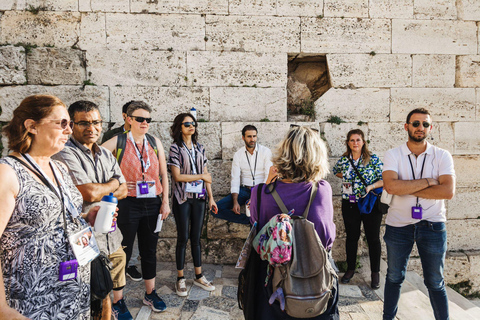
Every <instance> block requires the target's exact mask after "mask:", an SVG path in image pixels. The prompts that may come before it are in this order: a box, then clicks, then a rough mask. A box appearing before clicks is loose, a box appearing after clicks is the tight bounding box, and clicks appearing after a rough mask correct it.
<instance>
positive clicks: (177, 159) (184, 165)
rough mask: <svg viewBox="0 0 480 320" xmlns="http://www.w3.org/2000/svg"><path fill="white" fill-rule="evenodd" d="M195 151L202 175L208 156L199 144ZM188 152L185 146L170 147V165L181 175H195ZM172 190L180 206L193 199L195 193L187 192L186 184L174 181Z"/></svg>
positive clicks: (198, 168) (197, 164)
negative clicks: (188, 199)
mask: <svg viewBox="0 0 480 320" xmlns="http://www.w3.org/2000/svg"><path fill="white" fill-rule="evenodd" d="M194 149H195V163H196V167H197V174H202V173H203V172H204V168H205V166H206V165H207V162H208V159H207V156H206V155H205V148H204V146H203V145H201V144H200V143H197V144H196V145H195V147H194ZM188 152H189V151H187V149H186V148H185V147H184V146H182V147H179V146H178V145H177V144H176V143H174V144H172V145H171V146H170V154H169V159H168V165H169V166H175V167H177V168H179V169H180V174H193V170H192V164H191V161H190V156H189V155H188ZM172 189H173V191H172V195H173V196H174V197H175V198H176V199H177V202H178V203H179V204H182V203H184V202H185V201H187V198H193V193H190V192H185V182H175V181H174V180H173V179H172Z"/></svg>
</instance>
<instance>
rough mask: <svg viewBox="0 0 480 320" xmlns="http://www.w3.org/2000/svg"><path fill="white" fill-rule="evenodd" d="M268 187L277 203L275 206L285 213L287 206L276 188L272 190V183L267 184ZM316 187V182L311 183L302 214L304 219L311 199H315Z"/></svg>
mask: <svg viewBox="0 0 480 320" xmlns="http://www.w3.org/2000/svg"><path fill="white" fill-rule="evenodd" d="M268 189H269V190H270V192H271V193H272V196H273V199H274V200H275V202H276V203H277V206H278V207H279V208H280V210H282V212H283V213H287V212H288V211H289V210H288V209H287V207H286V206H285V204H284V203H283V201H282V199H281V198H280V195H279V194H278V192H277V190H276V189H275V190H273V185H271V184H269V185H268ZM317 189H318V185H317V182H314V183H313V184H312V190H311V192H310V200H309V201H308V204H307V207H306V208H305V212H303V215H302V216H303V217H304V218H305V219H307V217H308V211H309V210H310V205H311V204H312V202H313V199H315V197H316V196H317Z"/></svg>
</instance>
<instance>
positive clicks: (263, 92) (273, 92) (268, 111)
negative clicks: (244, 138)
mask: <svg viewBox="0 0 480 320" xmlns="http://www.w3.org/2000/svg"><path fill="white" fill-rule="evenodd" d="M286 100H287V93H286V90H285V88H241V87H240V88H232V87H218V88H211V89H210V120H211V121H260V120H262V119H268V120H270V121H286V120H287V109H286ZM253 101H255V103H252V102H253Z"/></svg>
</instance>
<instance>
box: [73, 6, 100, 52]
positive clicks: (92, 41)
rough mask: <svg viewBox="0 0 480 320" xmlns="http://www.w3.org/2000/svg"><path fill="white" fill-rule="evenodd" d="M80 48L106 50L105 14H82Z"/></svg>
mask: <svg viewBox="0 0 480 320" xmlns="http://www.w3.org/2000/svg"><path fill="white" fill-rule="evenodd" d="M78 46H79V47H80V48H81V49H83V50H85V49H90V48H97V49H98V48H106V46H107V31H106V29H105V13H100V12H95V13H82V15H81V21H80V37H79V41H78Z"/></svg>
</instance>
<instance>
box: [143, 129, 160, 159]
mask: <svg viewBox="0 0 480 320" xmlns="http://www.w3.org/2000/svg"><path fill="white" fill-rule="evenodd" d="M145 136H146V137H147V141H148V143H150V145H151V146H152V148H153V151H155V154H156V155H158V149H157V140H156V139H155V137H154V136H152V135H150V134H148V133H147V134H146V135H145Z"/></svg>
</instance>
